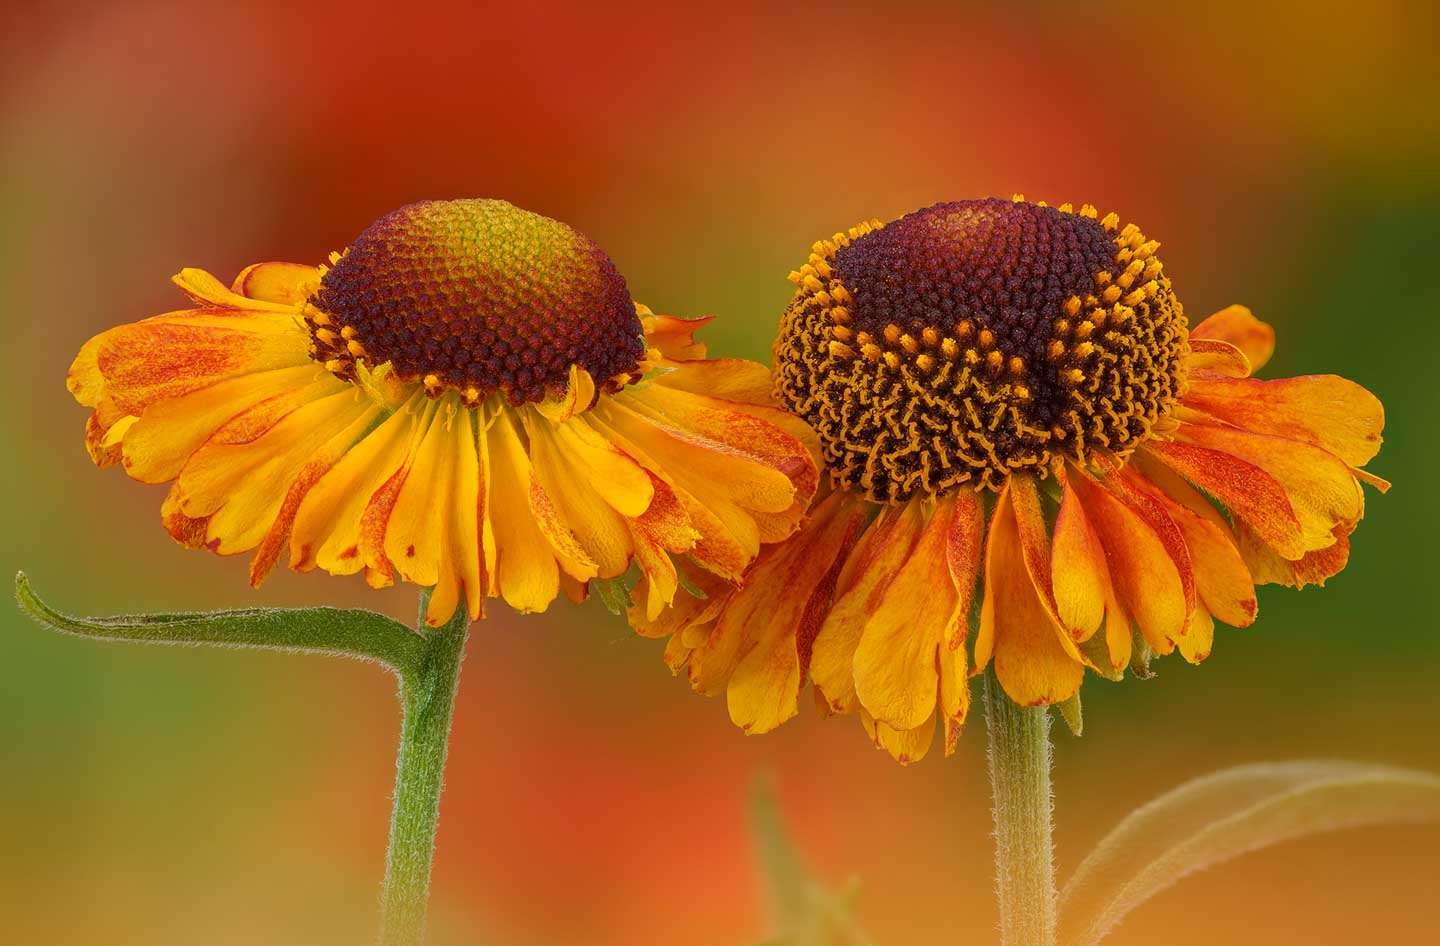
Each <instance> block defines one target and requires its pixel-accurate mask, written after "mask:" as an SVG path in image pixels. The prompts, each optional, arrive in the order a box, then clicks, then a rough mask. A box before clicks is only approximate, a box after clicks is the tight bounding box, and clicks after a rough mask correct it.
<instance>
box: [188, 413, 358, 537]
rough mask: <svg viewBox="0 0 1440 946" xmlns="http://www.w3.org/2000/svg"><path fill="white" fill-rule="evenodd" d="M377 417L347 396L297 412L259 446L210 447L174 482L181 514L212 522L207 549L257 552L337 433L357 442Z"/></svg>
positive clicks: (251, 443)
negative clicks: (301, 477)
mask: <svg viewBox="0 0 1440 946" xmlns="http://www.w3.org/2000/svg"><path fill="white" fill-rule="evenodd" d="M373 417H374V412H373V406H372V405H369V404H368V403H361V402H358V401H356V400H355V398H354V397H353V396H352V395H351V394H350V393H349V392H348V391H346V392H342V393H339V394H331V395H329V396H326V397H321V398H318V399H316V400H313V401H311V402H310V403H308V404H305V405H302V406H300V407H298V408H297V409H296V410H294V411H292V412H290V413H288V414H287V415H286V416H285V418H284V419H283V420H281V421H280V422H279V423H277V424H275V425H274V426H273V427H271V428H270V429H268V430H267V431H266V432H265V434H264V435H262V436H260V437H258V438H256V439H255V440H253V441H249V442H246V443H241V444H227V443H219V442H211V443H210V444H207V445H206V446H205V447H202V448H201V449H200V450H197V451H196V452H195V454H194V455H193V456H192V457H191V458H190V459H189V461H188V462H187V463H186V464H185V467H184V469H183V470H182V471H181V472H180V476H179V477H178V478H177V479H176V481H175V495H176V497H177V498H178V500H179V504H180V510H181V511H182V512H183V513H184V514H185V515H186V516H189V517H191V518H199V517H208V518H209V520H210V525H209V529H208V532H207V536H206V538H207V542H208V544H211V545H212V547H213V548H215V550H216V551H218V552H220V553H221V554H231V553H234V552H241V551H246V550H248V549H252V548H254V547H255V546H256V545H258V544H259V542H260V541H261V539H262V538H264V536H265V534H266V532H267V531H268V530H269V529H270V526H271V524H272V523H273V522H274V521H275V519H276V517H277V515H278V514H279V513H280V509H281V506H282V504H283V502H284V500H285V497H286V494H287V492H288V491H289V488H290V485H291V483H293V482H294V481H295V479H296V477H297V476H298V475H299V474H300V472H301V470H302V469H303V468H304V466H305V464H306V463H307V462H308V461H309V459H310V458H311V457H312V456H313V455H314V454H315V453H316V452H317V451H318V450H320V449H321V448H322V447H323V446H324V445H325V443H326V442H327V441H328V440H330V438H332V437H333V436H335V435H336V434H337V433H341V432H345V436H348V437H353V438H357V439H358V437H359V436H360V434H361V433H362V432H363V430H364V428H365V427H368V426H369V424H370V423H371V421H372V420H373Z"/></svg>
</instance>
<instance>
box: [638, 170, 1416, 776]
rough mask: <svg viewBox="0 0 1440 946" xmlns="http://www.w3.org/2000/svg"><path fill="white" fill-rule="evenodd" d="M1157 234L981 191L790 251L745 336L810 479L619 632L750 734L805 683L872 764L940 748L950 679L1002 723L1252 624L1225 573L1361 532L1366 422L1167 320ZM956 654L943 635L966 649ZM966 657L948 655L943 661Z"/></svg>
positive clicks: (1329, 381)
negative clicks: (807, 435) (662, 656)
mask: <svg viewBox="0 0 1440 946" xmlns="http://www.w3.org/2000/svg"><path fill="white" fill-rule="evenodd" d="M1157 246H1158V244H1157V243H1155V242H1153V241H1150V240H1147V238H1146V237H1145V235H1144V234H1142V233H1141V232H1140V230H1139V229H1138V228H1137V227H1135V226H1134V225H1133V224H1131V225H1128V226H1125V227H1123V228H1122V227H1120V225H1119V221H1118V219H1117V218H1116V216H1115V215H1114V214H1111V215H1109V216H1107V217H1105V218H1104V219H1100V218H1099V215H1098V214H1097V213H1096V211H1095V209H1094V208H1093V207H1089V206H1086V207H1082V208H1081V209H1080V210H1079V211H1078V212H1076V211H1075V210H1074V209H1073V208H1072V207H1071V206H1070V205H1068V204H1066V205H1062V206H1060V207H1059V208H1050V207H1047V206H1046V205H1044V204H1031V203H1026V202H1024V200H1023V198H1020V197H1016V198H1015V200H1014V201H1002V200H983V201H961V202H958V203H950V204H939V205H936V206H934V207H930V208H927V209H925V210H921V211H917V212H916V213H913V214H910V215H908V216H906V217H903V218H901V219H900V220H898V221H896V222H893V223H890V224H886V225H882V224H880V223H879V222H878V221H871V222H869V223H865V224H862V225H860V226H859V227H856V228H854V229H852V230H850V231H849V233H837V234H836V235H835V236H834V237H833V238H831V239H830V240H822V241H820V242H819V243H817V244H815V247H814V252H813V253H812V254H811V256H810V259H809V262H808V263H807V264H806V265H805V266H803V267H802V268H801V269H800V270H799V271H798V272H795V273H792V274H791V279H792V281H794V282H795V283H796V284H797V285H798V286H799V291H798V292H797V293H796V295H795V299H794V301H793V302H792V303H791V305H790V308H789V309H788V310H787V312H786V313H785V316H784V319H783V320H782V324H781V330H780V335H779V338H778V339H777V340H776V343H775V383H776V394H777V396H778V398H779V400H780V401H781V402H783V403H784V405H785V406H786V407H787V408H789V409H790V410H791V411H793V412H794V413H795V414H797V415H798V416H800V417H802V418H804V419H805V420H806V421H807V422H808V423H809V424H810V425H811V426H812V427H813V428H814V430H815V431H816V433H817V434H818V435H819V437H820V441H821V444H822V447H823V456H824V462H825V465H826V466H827V467H828V469H829V473H830V476H829V480H830V482H829V485H828V489H824V490H822V492H821V494H820V496H819V497H818V498H817V501H816V503H815V505H814V506H813V508H812V510H811V513H810V517H809V519H808V521H807V522H806V523H805V524H804V525H803V526H802V528H801V530H800V532H799V533H798V534H797V535H796V536H795V537H793V538H791V539H790V540H788V541H786V542H784V543H781V544H779V545H776V546H774V547H771V548H768V549H766V550H765V551H764V552H763V553H762V554H761V556H760V558H759V559H758V560H757V562H756V563H755V565H754V566H753V567H752V568H751V569H750V571H749V573H748V574H747V576H746V578H745V580H744V583H743V586H742V587H741V588H740V589H739V590H732V589H731V588H730V587H728V586H727V585H726V584H725V583H724V582H723V581H721V580H719V579H716V578H713V577H708V576H703V575H696V576H695V577H694V579H693V580H694V582H695V584H696V585H698V586H700V588H701V589H703V591H704V592H705V593H706V594H707V595H708V597H706V598H704V599H687V598H685V597H684V596H682V597H681V598H679V599H678V601H677V604H676V606H675V607H674V608H673V609H672V610H670V611H668V612H666V613H665V614H662V615H661V616H660V617H659V619H658V620H656V619H653V618H651V617H650V616H648V615H644V614H640V613H638V612H636V613H632V615H631V618H632V621H633V622H634V623H635V624H636V625H637V626H638V627H639V628H640V629H641V631H642V633H647V634H652V635H657V636H659V635H671V639H670V643H669V646H668V649H667V651H666V658H667V660H668V662H669V663H670V665H671V667H672V668H674V669H675V670H676V671H677V672H678V671H679V670H680V669H681V668H685V669H686V670H687V672H688V675H689V678H690V681H691V683H692V685H693V686H694V687H695V689H697V690H698V691H700V692H702V693H706V694H718V693H722V692H723V693H725V694H726V695H727V699H728V703H729V709H730V715H731V718H732V719H733V720H734V721H735V722H736V723H737V724H738V725H740V726H742V727H743V728H744V729H745V730H746V731H748V732H765V731H768V730H770V729H773V728H774V727H776V726H778V725H779V724H780V723H782V722H784V721H785V720H786V719H788V718H790V717H791V716H793V715H795V713H796V712H797V707H798V700H799V695H800V691H801V689H802V688H803V686H804V683H805V681H806V679H807V678H808V679H809V680H810V681H812V682H813V683H814V685H815V690H816V695H817V698H818V702H819V704H820V706H821V709H822V711H823V712H830V713H854V714H858V715H859V717H860V720H861V722H862V723H863V725H864V727H865V730H866V732H867V733H869V735H870V737H871V738H872V739H873V740H874V741H875V743H876V744H877V745H878V746H882V747H884V748H885V749H888V750H889V751H890V752H891V754H893V755H894V756H895V758H897V759H899V760H900V761H902V762H905V761H914V760H917V759H919V758H921V757H923V756H924V755H925V753H926V752H927V751H928V749H929V746H930V744H931V742H932V740H933V735H934V732H935V730H936V728H942V729H943V731H944V734H945V737H944V738H945V747H946V751H947V753H948V752H949V751H951V749H953V746H954V744H955V740H956V738H957V736H958V734H959V731H960V727H961V725H962V724H963V723H964V721H965V716H966V712H967V709H968V707H969V702H970V699H969V692H968V688H967V684H966V680H967V678H968V677H969V676H972V675H974V674H975V673H978V672H979V671H980V670H982V669H984V668H985V667H986V666H987V665H989V664H991V663H992V662H993V663H994V668H995V674H996V676H997V678H998V679H999V681H1000V684H1001V686H1002V687H1003V688H1004V689H1005V691H1006V693H1007V694H1008V695H1009V696H1010V698H1011V699H1013V700H1014V701H1015V702H1017V703H1020V704H1025V705H1039V704H1048V703H1056V702H1061V701H1064V700H1067V699H1069V698H1070V697H1072V696H1074V695H1075V694H1076V692H1077V691H1078V690H1079V687H1080V684H1081V680H1082V678H1083V676H1084V673H1085V669H1086V668H1087V667H1088V668H1090V669H1092V670H1094V671H1095V672H1097V673H1099V674H1101V675H1102V676H1105V677H1109V678H1112V679H1118V678H1120V677H1121V676H1122V675H1123V674H1124V671H1125V669H1126V668H1127V667H1130V668H1132V669H1133V670H1134V671H1135V672H1136V673H1137V674H1141V675H1144V674H1145V673H1146V672H1147V670H1146V668H1147V666H1148V660H1149V658H1150V656H1151V655H1152V654H1168V653H1170V652H1171V651H1172V650H1176V649H1178V650H1179V651H1180V653H1181V655H1182V656H1183V657H1184V658H1185V659H1186V660H1188V661H1190V662H1192V663H1198V662H1199V661H1201V660H1203V659H1204V658H1205V657H1206V656H1207V655H1208V654H1209V653H1210V648H1211V644H1212V641H1213V638H1214V626H1215V621H1216V619H1218V620H1220V621H1222V622H1224V623H1227V624H1230V625H1234V626H1237V627H1243V626H1246V625H1248V624H1250V623H1251V622H1252V621H1253V620H1254V619H1255V611H1256V603H1255V588H1254V586H1255V584H1256V583H1267V582H1275V583H1280V584H1286V585H1291V586H1295V587H1300V586H1303V585H1305V584H1306V583H1309V582H1316V583H1321V582H1323V581H1324V580H1325V579H1326V578H1328V577H1330V576H1331V575H1334V574H1335V573H1337V572H1339V571H1340V569H1342V568H1343V567H1344V566H1345V562H1346V558H1347V557H1348V554H1349V535H1350V533H1351V531H1352V530H1353V529H1354V528H1355V525H1356V523H1358V522H1359V521H1360V518H1361V516H1362V515H1363V514H1364V497H1363V495H1362V493H1361V489H1360V483H1362V482H1364V483H1369V484H1370V485H1373V486H1376V487H1378V488H1379V489H1381V490H1382V491H1383V490H1385V489H1387V488H1388V486H1389V484H1388V483H1386V482H1385V481H1384V480H1381V479H1379V478H1377V477H1375V476H1372V475H1371V474H1368V473H1365V472H1363V471H1362V470H1360V467H1362V466H1364V464H1365V463H1367V462H1368V461H1369V460H1370V459H1371V458H1372V457H1374V456H1375V454H1376V452H1377V451H1378V450H1379V447H1380V439H1381V438H1380V432H1381V429H1382V427H1383V425H1384V414H1383V409H1382V408H1381V405H1380V402H1379V401H1377V400H1376V399H1375V397H1374V396H1372V395H1371V394H1370V393H1369V392H1368V391H1366V390H1365V389H1364V388H1361V387H1360V386H1358V385H1356V384H1353V383H1352V382H1349V381H1346V380H1344V379H1343V378H1338V377H1335V376H1333V375H1319V376H1312V377H1304V378H1290V379H1285V380H1279V381H1261V380H1258V379H1255V378H1252V377H1251V373H1252V372H1253V371H1255V370H1256V369H1258V368H1260V367H1261V366H1262V365H1263V364H1264V363H1265V361H1266V360H1267V359H1268V358H1269V357H1270V353H1271V351H1272V350H1273V348H1274V335H1273V332H1272V331H1271V329H1270V327H1269V326H1267V325H1265V324H1264V323H1262V322H1260V321H1258V320H1256V319H1255V318H1254V317H1253V316H1252V315H1251V314H1250V312H1249V310H1248V309H1245V308H1243V307H1241V306H1232V307H1230V308H1228V309H1225V310H1223V311H1221V312H1219V313H1217V314H1215V315H1213V316H1211V317H1210V318H1208V319H1206V320H1205V321H1203V322H1201V323H1200V324H1199V325H1197V326H1195V327H1194V328H1193V329H1189V328H1188V327H1187V322H1186V319H1185V316H1184V314H1183V310H1182V308H1181V305H1180V301H1179V299H1177V298H1176V297H1175V294H1174V292H1173V290H1172V287H1171V284H1170V280H1169V279H1168V278H1167V277H1166V276H1165V275H1164V274H1163V272H1162V266H1161V263H1160V260H1159V258H1158V257H1157V256H1156V255H1155V250H1156V248H1157ZM972 629H973V630H974V634H973V644H972V643H970V638H971V636H972V635H971V632H972ZM971 648H973V658H972V657H971V654H970V649H971Z"/></svg>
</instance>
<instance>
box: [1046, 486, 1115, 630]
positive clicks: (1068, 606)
mask: <svg viewBox="0 0 1440 946" xmlns="http://www.w3.org/2000/svg"><path fill="white" fill-rule="evenodd" d="M1050 575H1051V580H1052V583H1053V587H1054V590H1055V606H1056V609H1057V610H1058V611H1059V614H1060V621H1061V625H1062V626H1064V627H1067V628H1070V629H1072V633H1074V632H1078V634H1077V638H1076V639H1077V640H1086V639H1088V638H1089V637H1090V636H1091V635H1092V634H1094V633H1095V631H1096V630H1097V629H1098V628H1099V627H1100V622H1101V621H1103V620H1104V619H1105V604H1106V601H1107V600H1108V599H1109V597H1110V594H1111V591H1110V571H1109V569H1108V568H1107V567H1106V564H1105V549H1104V547H1103V546H1102V545H1101V544H1100V538H1099V537H1098V536H1097V535H1096V534H1095V530H1094V528H1093V527H1092V526H1091V525H1090V520H1089V519H1088V518H1087V517H1086V515H1085V507H1084V504H1083V503H1081V501H1080V497H1079V496H1078V495H1077V494H1076V492H1075V490H1074V488H1073V487H1072V486H1071V485H1070V483H1069V479H1068V477H1067V478H1066V481H1065V483H1064V485H1063V488H1062V493H1061V499H1060V512H1059V514H1058V515H1057V516H1056V517H1055V541H1054V543H1053V550H1052V557H1051V571H1050Z"/></svg>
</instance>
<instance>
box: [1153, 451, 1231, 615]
mask: <svg viewBox="0 0 1440 946" xmlns="http://www.w3.org/2000/svg"><path fill="white" fill-rule="evenodd" d="M1135 465H1136V468H1137V469H1138V470H1139V471H1140V472H1141V473H1142V474H1143V475H1144V476H1145V478H1146V479H1147V480H1148V481H1149V482H1151V483H1152V484H1154V486H1155V489H1156V494H1157V495H1159V496H1160V497H1161V498H1162V499H1163V500H1164V501H1165V503H1166V508H1167V509H1168V510H1169V512H1170V517H1171V518H1172V519H1173V520H1174V521H1175V524H1176V525H1177V526H1179V528H1180V531H1181V533H1182V534H1183V535H1184V536H1185V546H1186V548H1187V549H1189V552H1190V558H1191V561H1192V562H1193V563H1194V566H1195V589H1196V593H1197V595H1198V596H1199V599H1200V601H1199V603H1200V604H1201V605H1202V606H1203V608H1204V609H1205V610H1206V611H1207V612H1209V613H1210V614H1212V615H1214V616H1216V617H1218V618H1220V620H1222V621H1224V622H1225V623H1226V624H1229V625H1231V626H1232V627H1249V626H1250V624H1252V623H1253V622H1254V620H1255V613H1256V599H1255V583H1254V581H1253V580H1252V579H1251V577H1250V569H1249V568H1248V567H1247V566H1246V564H1245V559H1244V558H1243V557H1242V555H1241V554H1240V549H1239V546H1238V543H1237V540H1236V539H1235V536H1234V533H1233V532H1232V531H1231V528H1230V526H1229V524H1228V523H1227V522H1226V521H1225V519H1224V517H1223V516H1221V515H1220V513H1219V512H1218V511H1216V509H1215V507H1214V506H1212V505H1210V503H1209V502H1207V501H1206V500H1205V498H1204V497H1203V496H1201V495H1200V494H1199V493H1198V492H1197V491H1196V490H1195V488H1194V487H1193V486H1191V485H1190V484H1189V483H1187V482H1186V481H1185V480H1184V479H1183V478H1182V477H1180V476H1179V475H1178V474H1176V473H1175V472H1174V471H1173V470H1171V469H1170V468H1168V467H1166V466H1165V465H1164V464H1161V463H1156V462H1155V461H1154V460H1153V459H1152V458H1151V457H1149V456H1148V455H1145V456H1137V457H1136V460H1135ZM1192 624H1193V622H1192ZM1182 643H1183V642H1182Z"/></svg>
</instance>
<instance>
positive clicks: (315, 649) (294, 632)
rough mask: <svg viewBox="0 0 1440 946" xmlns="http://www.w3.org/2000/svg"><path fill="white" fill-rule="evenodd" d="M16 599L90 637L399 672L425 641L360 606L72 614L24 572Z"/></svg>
mask: <svg viewBox="0 0 1440 946" xmlns="http://www.w3.org/2000/svg"><path fill="white" fill-rule="evenodd" d="M15 600H16V601H18V602H19V604H20V609H21V610H22V611H24V612H25V613H26V614H28V615H30V616H31V617H32V618H34V619H35V620H37V621H39V622H40V623H41V624H44V625H45V626H46V627H49V628H51V629H53V630H56V631H59V632H60V633H62V634H73V635H75V636H77V637H88V638H92V639H94V640H105V641H137V642H140V643H147V644H186V645H198V644H211V645H214V646H217V647H235V648H242V649H260V650H280V651H287V652H291V653H305V654H330V655H334V656H341V657H353V658H357V659H360V660H369V661H373V662H375V663H379V664H382V665H384V666H385V667H388V668H389V669H391V670H393V671H395V672H396V673H401V674H408V673H412V672H413V671H415V670H416V669H417V668H418V667H419V665H420V663H421V661H422V659H423V656H424V651H425V639H424V638H423V637H421V636H420V635H419V634H417V633H416V632H415V631H413V630H411V629H410V628H409V627H406V626H405V625H404V624H401V623H400V622H399V621H396V620H393V619H391V618H388V617H386V616H385V615H383V614H376V613H375V612H373V611H363V610H359V609H340V608H293V609H286V608H244V609H241V610H236V611H193V612H184V613H177V614H126V615H118V616H115V617H100V618H90V617H74V616H71V615H68V614H63V613H61V612H59V611H56V610H55V609H54V608H52V607H50V605H48V604H46V603H45V602H44V601H42V600H40V597H39V596H38V595H37V594H35V592H34V590H33V589H31V587H30V580H29V579H28V578H26V577H25V573H24V572H20V573H19V574H17V575H16V576H15Z"/></svg>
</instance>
